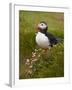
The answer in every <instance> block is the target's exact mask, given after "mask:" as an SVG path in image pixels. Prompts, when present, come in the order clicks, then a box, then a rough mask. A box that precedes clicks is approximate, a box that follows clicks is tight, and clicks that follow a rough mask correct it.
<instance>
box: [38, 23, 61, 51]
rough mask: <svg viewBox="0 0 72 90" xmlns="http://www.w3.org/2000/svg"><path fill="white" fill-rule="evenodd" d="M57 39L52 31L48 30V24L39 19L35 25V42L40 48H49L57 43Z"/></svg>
mask: <svg viewBox="0 0 72 90" xmlns="http://www.w3.org/2000/svg"><path fill="white" fill-rule="evenodd" d="M58 42H59V40H58V38H57V37H55V36H54V35H53V34H52V33H50V32H48V25H47V23H46V22H45V21H41V22H40V23H39V24H38V25H37V30H36V43H37V45H38V46H39V47H40V48H43V49H45V50H47V49H50V48H51V47H53V46H54V45H56V44H58Z"/></svg>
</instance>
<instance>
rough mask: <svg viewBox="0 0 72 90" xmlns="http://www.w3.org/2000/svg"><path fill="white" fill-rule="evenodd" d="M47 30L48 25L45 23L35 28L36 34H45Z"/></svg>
mask: <svg viewBox="0 0 72 90" xmlns="http://www.w3.org/2000/svg"><path fill="white" fill-rule="evenodd" d="M47 29H48V25H47V23H46V22H44V21H42V22H40V23H39V24H38V26H37V32H42V33H46V32H47Z"/></svg>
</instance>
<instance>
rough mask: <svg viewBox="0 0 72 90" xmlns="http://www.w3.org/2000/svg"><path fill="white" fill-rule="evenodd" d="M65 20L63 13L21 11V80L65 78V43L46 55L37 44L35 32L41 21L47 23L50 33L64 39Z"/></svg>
mask: <svg viewBox="0 0 72 90" xmlns="http://www.w3.org/2000/svg"><path fill="white" fill-rule="evenodd" d="M63 18H64V14H63V13H56V12H53V13H52V12H34V11H33V12H32V11H19V78H20V79H28V78H48V77H63V76H64V43H63V41H62V42H61V43H59V44H57V45H56V46H54V47H52V48H51V49H50V50H48V51H47V52H46V53H44V51H43V50H42V49H40V47H38V46H37V44H36V42H35V36H36V35H35V31H36V27H37V24H38V23H39V22H40V21H46V22H47V24H48V26H49V27H48V31H49V32H51V33H53V34H54V35H55V36H56V37H58V38H61V39H64V19H63ZM39 55H40V56H39Z"/></svg>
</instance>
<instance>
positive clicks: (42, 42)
mask: <svg viewBox="0 0 72 90" xmlns="http://www.w3.org/2000/svg"><path fill="white" fill-rule="evenodd" d="M36 43H37V44H38V45H39V46H40V47H41V48H48V47H49V45H50V42H49V39H48V37H46V36H45V35H44V34H42V33H40V32H38V33H37V35H36Z"/></svg>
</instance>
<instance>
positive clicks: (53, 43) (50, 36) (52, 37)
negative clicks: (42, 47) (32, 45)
mask: <svg viewBox="0 0 72 90" xmlns="http://www.w3.org/2000/svg"><path fill="white" fill-rule="evenodd" d="M45 35H46V36H47V37H48V38H49V40H50V46H51V47H52V46H53V45H55V44H57V43H58V40H57V39H56V37H55V36H54V35H53V34H51V33H49V32H46V33H45Z"/></svg>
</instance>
